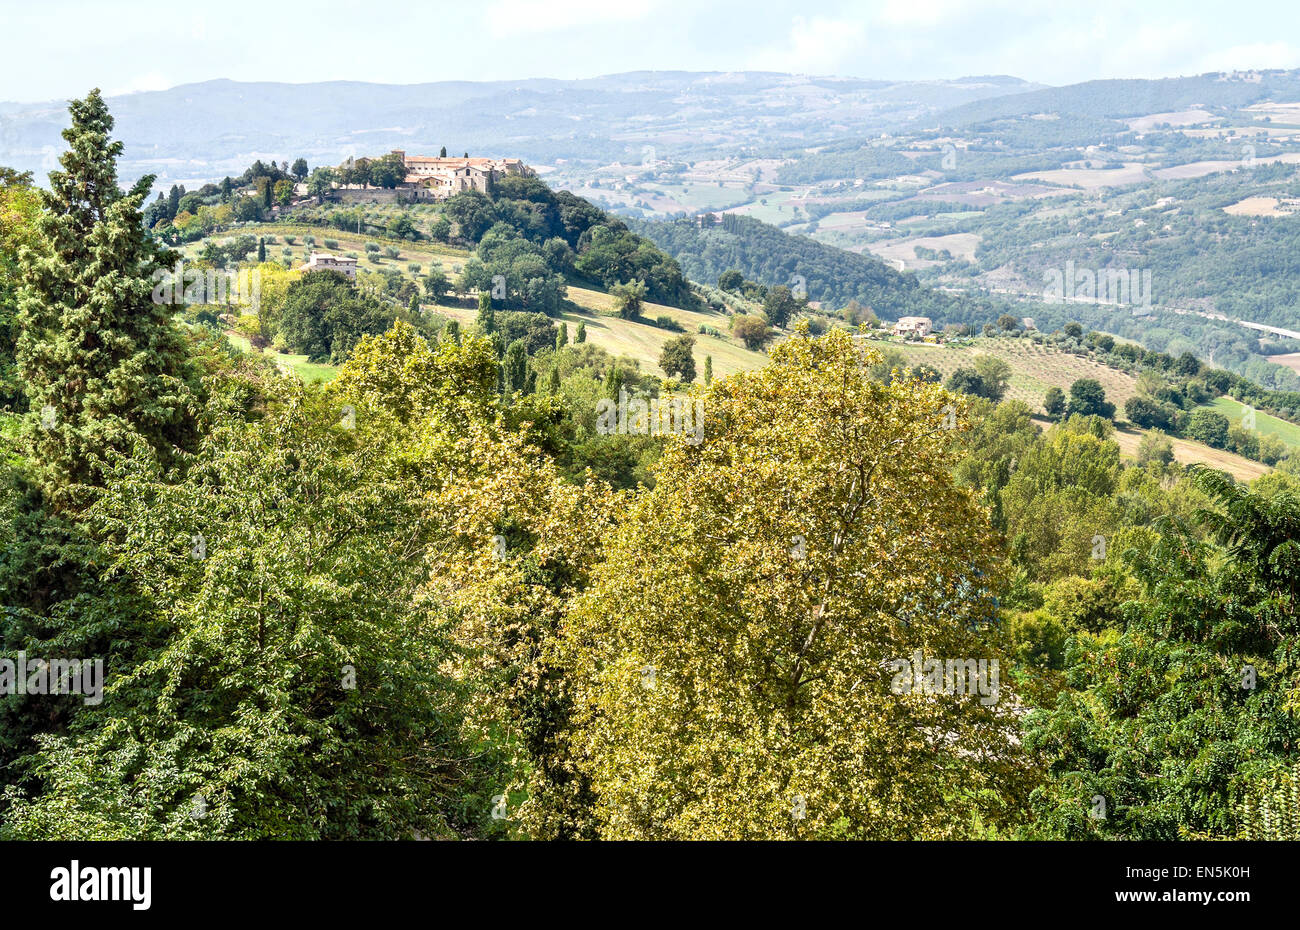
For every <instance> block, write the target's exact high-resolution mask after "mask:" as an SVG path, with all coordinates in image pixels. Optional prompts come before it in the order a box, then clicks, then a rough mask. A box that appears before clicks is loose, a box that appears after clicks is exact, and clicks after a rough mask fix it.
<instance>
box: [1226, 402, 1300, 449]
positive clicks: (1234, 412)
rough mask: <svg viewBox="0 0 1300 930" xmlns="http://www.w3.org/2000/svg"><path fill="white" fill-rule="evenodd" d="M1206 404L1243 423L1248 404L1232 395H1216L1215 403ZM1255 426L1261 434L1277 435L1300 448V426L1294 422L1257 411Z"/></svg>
mask: <svg viewBox="0 0 1300 930" xmlns="http://www.w3.org/2000/svg"><path fill="white" fill-rule="evenodd" d="M1205 406H1207V407H1209V408H1210V409H1212V410H1217V411H1218V412H1219V413H1221V414H1223V415H1224V416H1226V417H1227V418H1228V420H1229V421H1231V422H1232V423H1234V424H1236V423H1241V418H1242V417H1243V416H1245V413H1246V405H1245V404H1243V403H1241V402H1239V401H1235V400H1233V399H1232V398H1231V397H1216V398H1215V399H1214V403H1212V404H1206V405H1205ZM1255 428H1256V429H1258V430H1259V432H1260V434H1261V435H1264V436H1276V437H1277V438H1278V439H1280V440H1282V441H1283V442H1284V443H1286V444H1287V445H1288V446H1291V447H1292V448H1293V449H1300V426H1296V425H1295V424H1294V423H1288V422H1287V421H1286V420H1279V419H1278V418H1277V417H1275V416H1270V415H1269V414H1267V413H1263V412H1261V411H1256V412H1255Z"/></svg>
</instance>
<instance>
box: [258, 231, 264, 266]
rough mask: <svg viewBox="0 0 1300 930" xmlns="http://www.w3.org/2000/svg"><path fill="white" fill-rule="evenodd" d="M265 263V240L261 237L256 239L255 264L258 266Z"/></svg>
mask: <svg viewBox="0 0 1300 930" xmlns="http://www.w3.org/2000/svg"><path fill="white" fill-rule="evenodd" d="M264 261H266V239H264V238H263V237H261V236H258V237H257V263H258V264H259V265H260V264H262V262H264Z"/></svg>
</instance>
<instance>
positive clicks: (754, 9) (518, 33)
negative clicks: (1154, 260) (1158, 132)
mask: <svg viewBox="0 0 1300 930" xmlns="http://www.w3.org/2000/svg"><path fill="white" fill-rule="evenodd" d="M0 24H3V27H4V32H5V33H6V39H7V41H6V43H5V55H4V56H3V57H0V101H21V102H31V101H46V100H60V99H66V98H68V97H71V96H74V95H76V96H80V95H81V94H84V93H85V91H87V90H88V89H89V88H91V87H95V86H97V87H100V88H101V89H102V90H103V91H104V92H105V93H107V94H110V95H114V94H122V93H131V92H135V91H142V90H162V89H165V88H168V87H174V86H176V85H178V84H188V83H192V82H196V81H205V80H211V79H214V78H230V79H233V80H238V81H287V82H293V83H305V82H312V81H328V80H356V81H373V82H379V83H392V84H414V83H422V82H426V81H445V80H471V81H479V80H511V79H522V78H534V77H553V78H583V77H595V76H598V75H602V74H612V73H615V72H621V71H635V70H689V71H741V70H762V71H788V72H795V73H802V74H824V75H840V76H845V77H861V78H879V79H887V80H927V79H944V78H956V77H963V76H968V75H983V74H1010V75H1014V76H1016V77H1020V78H1024V79H1026V80H1030V81H1037V82H1040V83H1044V84H1070V83H1075V82H1078V81H1086V80H1092V79H1095V78H1113V77H1146V78H1154V77H1173V76H1177V75H1188V74H1200V73H1203V72H1206V71H1223V70H1233V69H1242V70H1245V69H1249V68H1296V67H1300V3H1298V2H1296V0H1262V2H1254V3H1250V4H1244V3H1225V2H1223V0H1213V2H1203V0H1089V2H1087V3H1062V2H1060V0H857V2H850V0H796V2H789V0H746V2H737V0H719V2H708V0H542V2H534V0H474V2H470V3H465V2H432V3H429V2H420V0H416V2H414V3H406V4H391V5H389V6H387V7H385V6H384V5H382V4H381V5H378V6H370V5H368V4H359V3H356V2H355V0H353V2H348V3H334V2H330V0H315V2H299V3H292V2H289V3H284V2H280V3H277V2H270V3H268V2H266V0H256V2H253V0H222V2H220V3H182V2H179V0H170V2H158V0H113V2H111V3H105V2H103V0H93V2H87V0H82V2H69V0H43V2H40V3H31V2H30V0H18V2H15V0H0Z"/></svg>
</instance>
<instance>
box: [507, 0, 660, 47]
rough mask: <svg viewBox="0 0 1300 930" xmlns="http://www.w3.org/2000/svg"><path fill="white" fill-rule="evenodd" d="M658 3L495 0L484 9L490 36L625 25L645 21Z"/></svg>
mask: <svg viewBox="0 0 1300 930" xmlns="http://www.w3.org/2000/svg"><path fill="white" fill-rule="evenodd" d="M660 5H661V4H660V2H659V0H548V2H543V3H539V2H536V0H496V2H494V3H492V4H490V5H489V6H488V7H487V20H488V22H487V25H488V30H489V31H490V32H491V33H492V35H494V36H496V37H498V38H500V37H504V36H512V35H528V34H533V33H548V32H562V31H565V30H570V29H575V28H579V27H582V26H600V25H605V24H608V23H627V22H636V21H638V20H642V19H645V18H646V17H647V16H649V15H650V14H651V13H654V12H655V10H656V8H657V7H659V6H660Z"/></svg>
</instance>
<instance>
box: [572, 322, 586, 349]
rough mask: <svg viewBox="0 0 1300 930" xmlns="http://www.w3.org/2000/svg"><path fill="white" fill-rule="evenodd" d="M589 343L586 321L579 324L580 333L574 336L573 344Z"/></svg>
mask: <svg viewBox="0 0 1300 930" xmlns="http://www.w3.org/2000/svg"><path fill="white" fill-rule="evenodd" d="M586 341H587V324H586V321H579V322H578V331H577V332H576V333H574V335H573V344H574V345H581V344H582V343H584V342H586Z"/></svg>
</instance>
